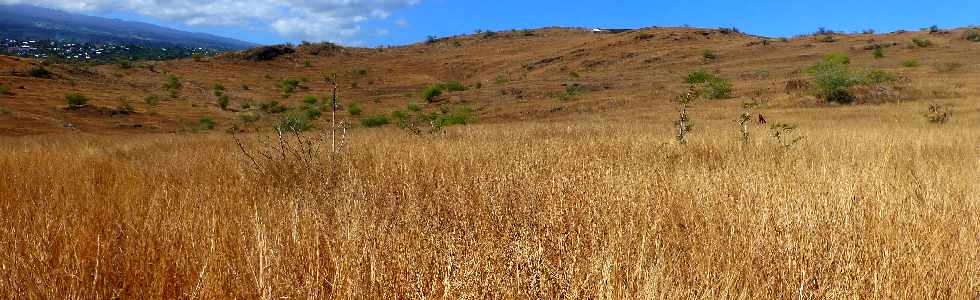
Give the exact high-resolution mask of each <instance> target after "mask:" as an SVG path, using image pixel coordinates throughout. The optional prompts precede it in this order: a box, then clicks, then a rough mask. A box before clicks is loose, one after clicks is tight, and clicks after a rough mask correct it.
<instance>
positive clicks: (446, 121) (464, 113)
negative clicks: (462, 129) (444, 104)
mask: <svg viewBox="0 0 980 300" xmlns="http://www.w3.org/2000/svg"><path fill="white" fill-rule="evenodd" d="M447 109H448V108H447ZM472 113H473V110H471V109H470V108H468V107H462V108H460V109H457V110H456V111H454V112H451V113H450V112H444V113H443V115H441V116H439V117H438V118H436V119H435V122H434V126H435V127H436V128H442V127H447V126H452V125H466V124H469V123H470V122H471V119H472V118H471V115H472Z"/></svg>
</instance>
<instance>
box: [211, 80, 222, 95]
mask: <svg viewBox="0 0 980 300" xmlns="http://www.w3.org/2000/svg"><path fill="white" fill-rule="evenodd" d="M211 92H212V93H214V96H215V97H221V96H223V95H224V94H225V86H224V85H222V84H221V83H215V84H214V85H212V86H211Z"/></svg>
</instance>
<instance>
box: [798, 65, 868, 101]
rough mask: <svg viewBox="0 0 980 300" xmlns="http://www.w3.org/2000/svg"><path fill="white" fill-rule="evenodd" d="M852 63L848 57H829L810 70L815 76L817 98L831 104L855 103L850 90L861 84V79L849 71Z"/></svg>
mask: <svg viewBox="0 0 980 300" xmlns="http://www.w3.org/2000/svg"><path fill="white" fill-rule="evenodd" d="M849 62H850V59H847V56H843V57H841V56H837V55H828V56H827V57H825V58H824V60H823V61H821V62H819V63H817V64H815V65H813V66H811V67H810V69H809V70H808V71H809V73H810V74H811V75H812V76H813V81H814V87H815V88H816V92H817V96H819V97H820V98H823V99H824V100H826V101H829V102H838V103H850V102H852V101H854V96H853V95H851V92H850V91H849V89H850V88H851V87H852V86H855V85H857V84H860V83H861V80H860V78H859V77H857V76H855V75H854V74H852V73H851V71H850V70H848V69H847V66H846V64H847V63H849Z"/></svg>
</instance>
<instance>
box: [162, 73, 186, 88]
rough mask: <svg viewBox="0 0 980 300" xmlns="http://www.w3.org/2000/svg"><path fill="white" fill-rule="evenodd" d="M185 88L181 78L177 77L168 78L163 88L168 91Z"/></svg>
mask: <svg viewBox="0 0 980 300" xmlns="http://www.w3.org/2000/svg"><path fill="white" fill-rule="evenodd" d="M181 86H183V85H182V84H181V83H180V78H179V77H177V76H176V75H170V76H167V79H166V80H164V81H163V88H164V89H166V90H171V91H173V90H179V89H180V87H181Z"/></svg>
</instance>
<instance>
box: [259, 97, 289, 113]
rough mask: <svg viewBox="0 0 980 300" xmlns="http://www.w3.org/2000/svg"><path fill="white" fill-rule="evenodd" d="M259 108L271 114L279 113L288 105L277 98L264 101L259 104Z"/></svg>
mask: <svg viewBox="0 0 980 300" xmlns="http://www.w3.org/2000/svg"><path fill="white" fill-rule="evenodd" d="M259 110H262V111H264V112H266V113H270V114H278V113H281V112H284V111H286V107H285V106H283V105H282V104H280V103H279V101H276V100H269V101H267V102H262V103H260V104H259Z"/></svg>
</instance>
